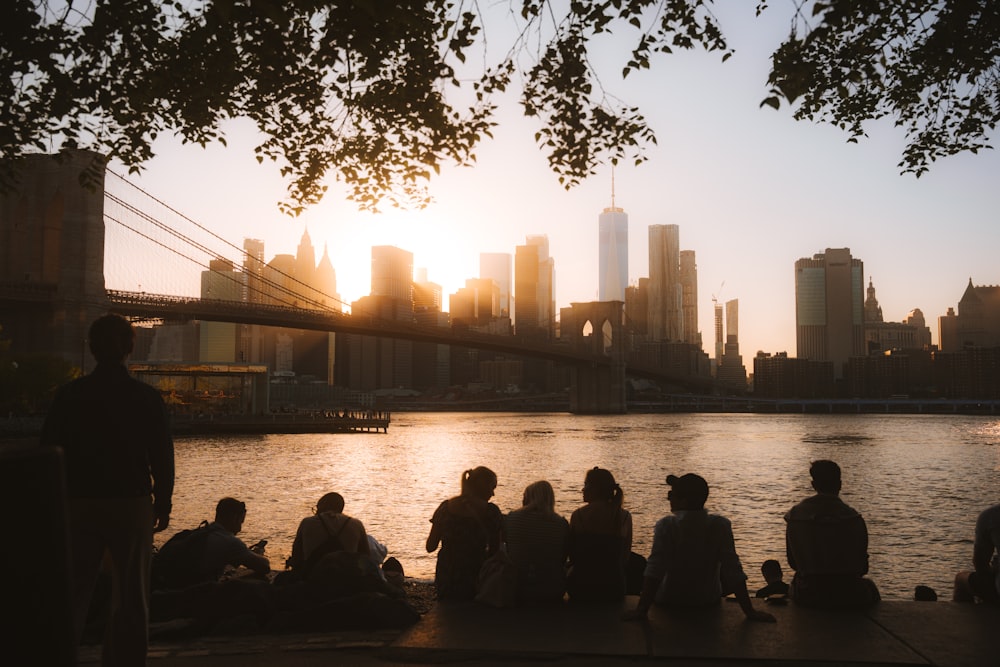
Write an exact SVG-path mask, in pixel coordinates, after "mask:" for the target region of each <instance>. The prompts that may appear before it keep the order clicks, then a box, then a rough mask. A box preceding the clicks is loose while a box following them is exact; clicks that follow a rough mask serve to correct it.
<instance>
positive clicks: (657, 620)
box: [81, 598, 1000, 667]
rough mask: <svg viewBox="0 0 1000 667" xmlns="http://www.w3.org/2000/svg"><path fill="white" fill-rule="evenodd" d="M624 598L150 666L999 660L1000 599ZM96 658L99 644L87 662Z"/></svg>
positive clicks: (883, 666)
mask: <svg viewBox="0 0 1000 667" xmlns="http://www.w3.org/2000/svg"><path fill="white" fill-rule="evenodd" d="M634 604H635V598H629V599H628V600H626V601H625V603H624V605H621V606H619V605H610V606H573V605H568V604H567V605H562V606H559V607H556V608H541V609H516V610H502V609H492V608H489V607H484V606H481V605H477V604H475V603H467V604H438V605H437V606H435V607H434V608H433V609H431V610H430V611H429V612H428V613H426V614H425V615H424V616H423V618H422V619H421V620H420V621H419V622H418V623H417V624H416V625H414V626H412V627H410V628H408V629H406V630H402V631H394V630H378V631H371V632H357V631H351V632H348V631H343V632H337V631H333V632H329V633H314V634H310V635H301V634H297V635H258V636H248V637H215V638H204V639H198V640H189V641H183V642H169V641H162V640H161V641H154V642H153V644H152V646H151V650H150V660H149V665H150V666H151V667H173V666H177V667H200V666H205V667H208V666H212V667H237V666H238V667H258V666H259V667H263V666H265V665H268V666H274V665H280V666H282V667H284V666H288V667H307V666H313V665H317V666H318V665H331V664H334V665H431V664H474V665H482V666H487V665H506V664H525V665H530V664H547V665H578V664H579V665H635V664H666V665H673V666H675V667H676V666H682V665H683V666H687V665H690V666H697V667H723V666H737V665H747V666H750V665H754V666H757V665H760V666H763V665H774V666H780V667H829V666H830V665H864V666H866V667H890V666H892V667H897V666H905V665H924V666H927V665H933V666H936V667H996V666H997V665H1000V608H998V607H992V606H983V605H961V604H955V603H952V602H910V601H890V602H882V603H880V604H879V605H878V606H877V607H875V608H874V609H872V610H871V611H868V612H850V613H844V612H825V611H819V610H811V609H802V608H799V607H796V606H794V605H782V606H778V605H771V604H764V603H763V602H762V601H760V600H756V601H755V604H757V605H759V606H760V607H761V608H765V609H767V611H769V612H771V613H773V614H774V616H775V617H777V619H778V621H777V623H774V624H771V623H751V622H748V621H745V620H744V618H743V614H742V612H741V611H740V609H739V606H738V605H736V604H732V603H729V602H724V603H723V604H722V605H720V606H719V607H717V608H714V609H710V610H705V611H698V612H684V613H681V612H666V611H663V610H659V609H655V608H654V609H653V610H651V612H650V619H649V622H648V623H646V624H643V623H626V622H623V621H621V620H620V616H621V612H622V610H623V609H625V608H631V607H632V606H634ZM97 663H98V650H97V648H96V647H87V648H85V649H84V655H83V660H82V661H81V664H82V665H91V664H97Z"/></svg>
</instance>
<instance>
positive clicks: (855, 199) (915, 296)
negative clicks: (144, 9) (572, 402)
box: [107, 0, 1000, 370]
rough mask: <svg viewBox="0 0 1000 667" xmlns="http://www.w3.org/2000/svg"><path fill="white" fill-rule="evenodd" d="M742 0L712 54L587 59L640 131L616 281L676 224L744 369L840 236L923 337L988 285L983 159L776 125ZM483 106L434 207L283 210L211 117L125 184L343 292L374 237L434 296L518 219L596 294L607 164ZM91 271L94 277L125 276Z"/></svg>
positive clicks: (244, 144)
mask: <svg viewBox="0 0 1000 667" xmlns="http://www.w3.org/2000/svg"><path fill="white" fill-rule="evenodd" d="M755 4H756V3H751V2H745V1H743V0H740V1H738V2H737V1H736V0H723V2H721V3H719V11H718V12H717V14H718V15H719V19H720V22H721V24H722V27H723V30H724V31H725V32H726V35H727V37H728V39H729V41H730V45H731V46H732V47H733V48H734V49H735V55H734V56H733V57H732V58H730V59H729V60H728V61H727V62H726V63H721V62H720V60H721V59H720V56H719V54H712V53H703V52H691V53H676V54H673V55H669V56H663V57H659V58H657V59H656V60H655V61H654V63H653V67H652V68H651V70H649V71H645V72H642V73H639V74H638V75H636V74H633V75H630V76H629V77H628V79H626V80H625V81H622V80H621V79H620V77H616V76H615V75H614V73H615V72H620V70H621V67H622V65H623V60H622V58H623V54H624V53H625V51H624V49H623V48H621V47H619V48H615V46H616V43H615V42H610V43H608V44H605V45H604V48H601V49H600V51H599V52H598V53H596V54H595V55H594V61H595V65H596V66H597V67H598V68H599V69H601V70H602V71H606V72H609V73H611V74H610V75H608V76H603V77H602V81H603V83H604V85H605V87H606V88H608V89H609V90H610V91H611V92H612V93H614V94H615V95H616V96H617V97H619V98H621V99H622V100H624V101H625V102H626V103H628V104H629V105H636V106H639V107H640V108H641V110H642V112H643V113H644V114H645V115H646V117H647V119H648V120H649V122H650V124H651V126H652V127H653V129H654V131H655V132H656V135H657V140H658V144H657V145H656V146H653V147H651V148H650V149H649V150H648V152H647V155H648V158H649V159H648V161H647V162H645V163H644V164H642V165H640V166H637V167H636V166H632V165H620V166H619V167H617V168H616V170H615V172H614V197H615V205H616V206H618V207H621V208H623V209H624V210H625V212H626V213H627V214H628V218H629V282H630V284H635V283H636V282H637V281H638V279H639V278H641V277H645V276H648V247H647V240H648V227H649V226H650V225H657V224H676V225H679V226H680V241H681V248H682V249H684V250H694V251H695V253H696V259H697V266H698V320H699V329H700V331H701V332H702V339H703V348H704V349H705V350H706V351H707V352H708V353H709V354H712V353H713V352H712V350H713V349H714V347H713V343H712V339H713V329H714V324H713V310H712V305H713V301H712V299H713V296H714V297H715V298H717V299H718V300H719V301H720V302H725V301H729V300H731V299H738V300H739V341H740V351H741V353H742V355H743V357H744V363H745V364H746V365H747V367H748V370H752V357H753V356H754V355H755V354H756V352H757V351H759V350H762V351H766V352H771V353H774V352H782V351H785V352H788V354H789V355H790V356H795V353H796V351H795V299H794V297H795V282H794V280H795V279H794V263H795V261H796V260H797V259H799V258H802V257H812V256H813V255H814V254H816V253H819V252H823V251H824V250H825V249H826V248H843V247H847V248H850V249H851V252H852V254H853V256H854V257H855V258H859V259H861V260H862V261H863V262H864V272H865V283H866V286H867V282H868V280H869V278H870V279H871V280H872V281H873V284H874V286H875V288H876V291H877V298H878V301H879V304H880V305H881V307H882V310H883V314H884V318H885V320H886V321H893V322H898V321H901V320H902V319H903V318H905V317H907V315H908V314H909V313H910V311H911V310H913V309H914V308H919V309H921V310H922V311H923V313H924V316H925V318H926V320H927V325H928V326H929V327H930V329H931V332H932V336H933V340H934V342H935V343H937V342H938V332H937V318H938V317H940V316H941V315H944V314H945V312H946V311H947V309H948V308H949V307H953V308H957V304H958V301H959V299H961V297H962V294H963V292H964V290H965V288H966V285H967V284H968V281H969V280H970V278H971V280H972V282H973V283H974V284H976V285H990V284H998V283H1000V262H998V261H997V251H998V249H1000V224H998V222H1000V155H998V154H997V152H996V151H983V152H980V154H979V155H968V154H967V155H959V156H954V157H951V158H946V159H944V160H942V161H939V162H937V163H935V164H934V165H932V167H931V170H930V172H929V173H926V174H924V175H923V176H921V177H920V178H919V179H917V178H915V177H914V176H912V175H900V173H899V168H898V167H897V166H896V165H897V163H898V162H899V161H900V156H901V153H902V150H903V147H904V139H905V137H904V135H903V132H902V131H901V130H899V129H897V128H895V127H893V125H892V121H891V119H890V120H884V121H878V122H872V123H870V124H869V125H866V131H867V132H868V134H869V138H867V139H862V140H861V141H860V143H858V144H853V143H848V142H847V138H848V137H847V135H846V134H845V133H844V132H843V131H841V130H839V129H837V128H835V127H832V126H829V125H819V124H814V123H809V122H806V121H795V120H794V119H793V118H792V115H791V111H790V110H789V109H788V108H787V107H782V109H780V110H778V111H775V110H773V109H771V108H769V107H765V108H760V102H761V100H762V99H764V97H766V95H767V86H766V81H767V74H768V71H769V67H768V65H769V60H768V56H769V54H770V52H771V50H773V48H774V47H775V46H777V45H778V44H779V42H780V40H781V37H782V36H783V35H784V34H786V33H787V30H788V13H787V11H786V7H784V6H783V5H782V3H780V2H772V3H771V4H772V7H771V9H769V10H768V12H766V13H765V15H764V16H763V17H762V18H759V19H756V18H755V17H754V5H755ZM498 121H499V123H500V125H499V127H497V128H496V129H495V130H494V138H493V139H492V140H490V139H486V140H484V142H483V143H482V144H481V145H480V147H479V148H478V150H477V151H476V155H477V162H476V164H475V166H473V167H469V168H457V167H456V168H445V169H443V170H442V173H441V175H440V176H439V177H435V178H434V179H433V180H432V181H431V182H430V194H431V195H432V197H433V198H434V203H433V204H431V205H430V206H428V207H427V208H426V209H423V210H420V211H400V210H386V211H384V212H382V213H380V214H372V213H368V212H360V211H358V210H357V207H356V205H354V204H352V203H351V202H350V201H348V200H347V199H346V189H345V187H344V185H343V184H342V183H337V182H335V181H333V180H332V179H331V180H330V182H329V183H328V185H329V190H328V192H327V195H326V197H325V198H324V200H323V201H322V202H321V203H320V204H318V205H315V206H313V207H311V208H309V209H308V210H307V211H306V212H304V213H303V214H302V215H300V216H299V217H297V218H292V217H289V216H286V215H284V214H282V213H281V212H280V211H279V209H278V206H277V204H278V202H279V201H281V200H283V199H284V197H285V188H286V185H287V184H286V183H285V182H284V181H283V180H282V178H281V176H280V174H279V173H278V166H277V165H274V164H272V163H264V164H263V165H258V163H257V161H256V160H255V159H254V153H253V147H254V146H255V145H256V143H255V135H254V129H253V127H252V125H251V124H249V123H248V122H246V121H232V122H230V123H227V124H226V125H225V126H224V128H223V129H224V131H225V133H226V139H227V144H228V145H227V146H226V147H223V146H220V145H212V146H210V147H208V148H205V149H203V148H201V147H200V146H184V145H182V144H181V143H180V141H179V140H177V139H174V138H164V139H161V140H158V142H157V143H156V144H155V145H154V151H155V153H156V157H154V158H153V159H152V160H151V161H150V162H148V163H147V164H146V166H145V171H144V172H143V173H142V174H141V175H140V176H130V177H129V179H130V180H131V181H132V182H134V183H135V184H137V185H139V186H140V187H141V188H143V189H144V190H145V191H147V192H149V193H150V194H152V195H154V196H156V197H158V198H159V199H161V200H163V201H165V202H167V203H168V204H169V205H170V206H172V207H173V208H175V209H177V210H178V211H180V212H182V213H183V214H185V215H186V216H188V217H189V218H191V219H193V220H195V221H197V222H199V223H200V224H203V225H205V226H206V227H209V228H211V229H213V230H215V231H216V233H218V234H220V235H221V236H223V237H225V238H227V239H229V240H230V241H231V242H232V243H234V244H236V245H242V239H243V238H246V237H251V238H258V239H262V240H264V242H265V255H266V258H267V259H268V260H269V259H270V258H271V257H273V256H274V255H275V254H279V253H291V254H294V253H295V251H296V247H297V245H298V242H299V240H300V238H301V236H302V234H303V231H304V230H306V229H307V230H308V232H309V235H310V237H311V238H312V241H313V244H314V245H315V246H316V253H317V255H316V256H317V260H318V259H319V257H320V256H321V255H322V252H323V247H324V245H326V247H327V248H328V251H329V254H330V259H331V261H332V263H333V266H334V269H335V270H336V272H337V287H338V291H339V293H340V294H341V297H342V299H343V301H345V302H348V303H349V302H351V301H353V300H356V299H357V298H359V297H361V296H364V295H366V294H368V293H369V291H370V278H371V276H370V258H371V251H370V249H371V247H372V246H374V245H393V246H397V247H399V248H403V249H405V250H408V251H411V252H412V253H413V255H414V267H415V268H426V269H427V271H428V276H427V277H428V279H429V280H430V281H432V282H435V283H438V284H440V285H442V287H443V291H444V294H445V299H446V300H447V295H448V294H451V293H453V292H455V291H457V290H458V289H459V288H460V287H463V286H464V284H465V281H466V280H467V279H469V278H475V277H478V274H479V254H480V253H482V252H505V253H510V254H511V255H513V253H514V249H515V247H516V246H517V245H520V244H524V243H525V237H526V236H527V235H534V234H545V235H547V236H548V239H549V253H550V255H551V256H552V257H553V258H554V259H555V270H556V295H555V296H556V307H557V309H558V308H562V307H566V306H568V305H569V304H570V303H571V302H586V301H595V300H597V290H598V278H597V267H598V216H599V215H600V213H601V212H602V210H603V209H604V208H606V207H608V206H610V205H611V197H612V174H611V168H610V166H605V167H603V168H601V169H600V170H599V171H598V173H597V174H596V175H595V176H592V177H591V178H589V179H588V180H586V181H585V182H584V183H582V184H581V185H579V186H577V187H575V188H573V189H572V190H570V191H566V190H564V189H563V188H562V186H561V185H560V184H559V182H558V179H557V177H556V175H555V174H553V173H552V172H551V171H549V169H548V166H547V163H546V160H545V156H544V154H543V153H542V152H541V151H540V150H539V148H538V147H537V146H536V145H535V144H534V141H533V135H534V133H535V131H536V130H537V127H538V126H537V123H536V122H535V121H533V120H530V119H525V118H523V117H522V116H521V115H520V107H519V106H518V105H517V103H516V97H515V96H513V95H511V96H510V97H507V98H504V99H503V101H502V105H501V111H500V113H499V114H498ZM112 168H114V165H112ZM109 267H110V269H111V270H109V271H108V276H107V279H108V287H110V288H120V289H136V286H135V285H131V284H128V282H129V281H128V280H127V279H125V278H123V277H121V276H116V275H115V274H114V270H113V264H112V263H111V262H109ZM445 308H446V309H447V303H446V304H445Z"/></svg>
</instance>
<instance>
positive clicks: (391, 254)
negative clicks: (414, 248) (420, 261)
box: [371, 245, 413, 311]
mask: <svg viewBox="0 0 1000 667" xmlns="http://www.w3.org/2000/svg"><path fill="white" fill-rule="evenodd" d="M371 295H372V296H385V297H390V298H393V299H399V300H401V301H403V302H405V303H406V304H408V305H409V307H410V310H411V311H412V310H413V253H412V252H409V251H407V250H402V249H400V248H397V247H395V246H388V245H381V246H372V291H371Z"/></svg>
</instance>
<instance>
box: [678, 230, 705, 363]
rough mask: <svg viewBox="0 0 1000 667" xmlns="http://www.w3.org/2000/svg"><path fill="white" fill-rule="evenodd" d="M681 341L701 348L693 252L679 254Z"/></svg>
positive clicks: (686, 251) (687, 251) (696, 274)
mask: <svg viewBox="0 0 1000 667" xmlns="http://www.w3.org/2000/svg"><path fill="white" fill-rule="evenodd" d="M680 282H681V341H682V342H685V343H691V344H692V345H697V346H699V347H701V334H700V333H699V332H698V265H697V264H696V263H695V259H694V250H681V252H680Z"/></svg>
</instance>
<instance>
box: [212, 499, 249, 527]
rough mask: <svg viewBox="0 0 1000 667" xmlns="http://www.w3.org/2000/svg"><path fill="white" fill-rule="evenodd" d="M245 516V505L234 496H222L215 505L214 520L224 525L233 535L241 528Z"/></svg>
mask: <svg viewBox="0 0 1000 667" xmlns="http://www.w3.org/2000/svg"><path fill="white" fill-rule="evenodd" d="M246 518H247V505H246V503H244V502H241V501H239V500H236V498H223V499H222V500H220V501H219V503H218V504H217V505H216V506H215V522H216V523H218V524H220V525H222V526H225V528H226V529H227V530H228V531H229V532H231V533H232V534H233V535H235V534H237V533H238V532H240V530H242V529H243V521H244V520H245V519H246Z"/></svg>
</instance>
